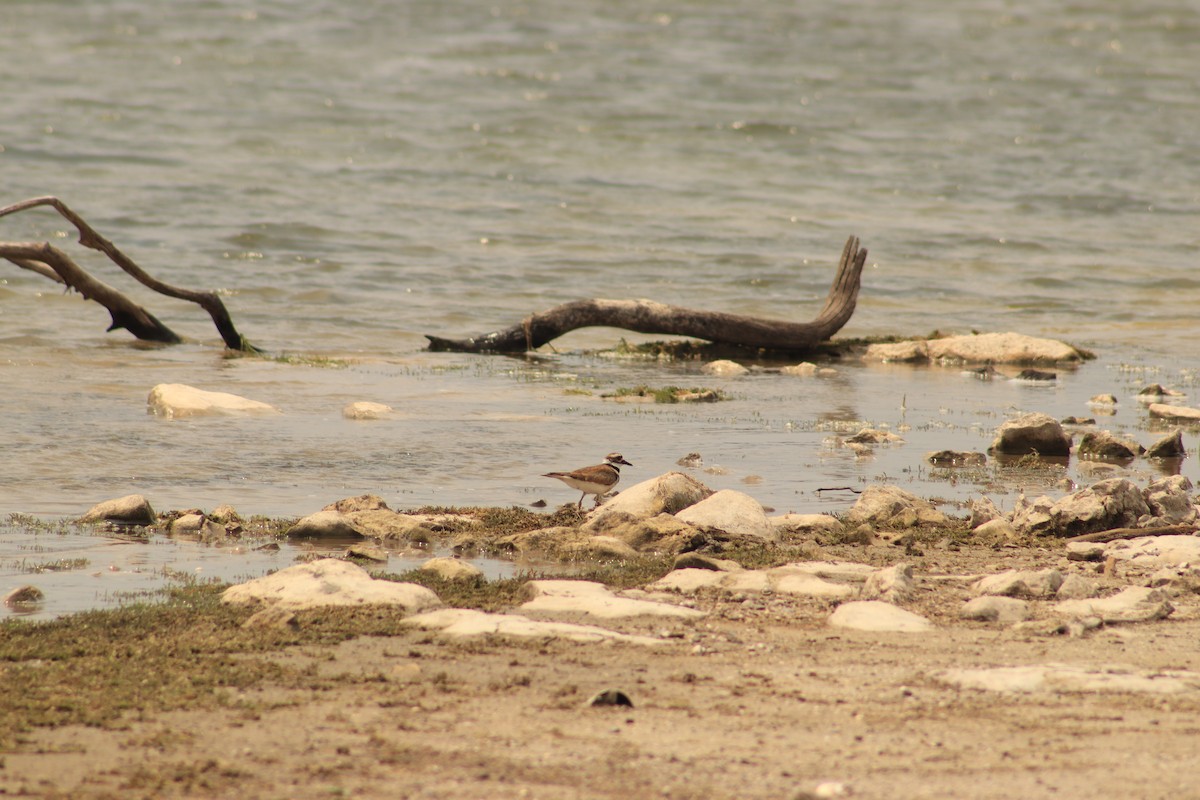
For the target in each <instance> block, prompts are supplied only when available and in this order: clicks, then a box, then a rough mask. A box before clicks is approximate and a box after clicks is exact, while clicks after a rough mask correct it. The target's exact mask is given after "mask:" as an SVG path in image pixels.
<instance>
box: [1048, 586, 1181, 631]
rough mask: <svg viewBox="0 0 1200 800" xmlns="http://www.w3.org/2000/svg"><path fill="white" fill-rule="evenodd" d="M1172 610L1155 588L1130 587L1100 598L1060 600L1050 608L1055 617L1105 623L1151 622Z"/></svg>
mask: <svg viewBox="0 0 1200 800" xmlns="http://www.w3.org/2000/svg"><path fill="white" fill-rule="evenodd" d="M1174 610H1175V606H1173V605H1171V601H1170V600H1168V599H1167V595H1166V594H1165V593H1163V592H1162V591H1160V590H1158V589H1150V588H1147V587H1145V586H1130V587H1128V588H1127V589H1124V590H1123V591H1121V592H1119V593H1118V594H1115V595H1113V596H1112V597H1105V598H1101V599H1096V598H1092V599H1086V600H1064V601H1063V602H1061V603H1057V604H1056V605H1055V606H1054V611H1055V612H1056V613H1058V614H1062V615H1066V616H1072V617H1099V618H1100V619H1102V620H1104V622H1105V623H1109V624H1111V623H1116V622H1152V621H1153V620H1156V619H1165V618H1166V617H1168V616H1170V614H1171V612H1173V611H1174Z"/></svg>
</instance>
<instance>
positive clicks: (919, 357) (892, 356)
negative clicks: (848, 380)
mask: <svg viewBox="0 0 1200 800" xmlns="http://www.w3.org/2000/svg"><path fill="white" fill-rule="evenodd" d="M863 358H864V359H865V360H867V361H883V362H885V363H886V362H892V361H928V360H929V346H928V342H926V341H924V340H921V339H917V340H911V341H907V342H883V343H880V344H872V345H867V352H866V353H865V354H864V355H863Z"/></svg>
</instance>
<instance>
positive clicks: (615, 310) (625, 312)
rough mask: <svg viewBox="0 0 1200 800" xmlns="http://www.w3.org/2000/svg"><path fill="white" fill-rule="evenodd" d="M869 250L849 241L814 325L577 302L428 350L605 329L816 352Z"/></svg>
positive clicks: (834, 326)
mask: <svg viewBox="0 0 1200 800" xmlns="http://www.w3.org/2000/svg"><path fill="white" fill-rule="evenodd" d="M866 259H867V251H866V250H865V249H863V248H860V247H859V240H858V237H857V236H851V237H850V238H849V239H848V240H847V241H846V247H845V249H844V250H843V251H842V260H841V263H840V264H839V265H838V271H837V275H836V276H835V277H834V280H833V286H832V287H831V288H830V290H829V296H828V298H827V299H826V300H825V307H824V308H822V309H821V312H820V313H819V314H818V315H817V316H816V318H814V319H813V320H812V321H811V322H787V321H783V320H772V319H760V318H758V317H746V316H741V315H738V314H725V313H722V312H719V311H697V310H694V309H690V308H680V307H679V306H669V305H664V304H663V303H656V302H653V301H651V300H599V299H593V300H577V301H575V302H571V303H564V304H563V305H559V306H555V307H554V308H551V309H549V310H547V311H543V312H542V313H540V314H533V315H532V316H529V317H526V318H525V319H524V320H522V321H521V322H520V323H518V324H516V325H513V326H512V327H510V328H506V329H504V330H499V331H494V332H492V333H486V334H483V335H481V336H474V337H471V338H470V339H443V338H440V337H437V336H429V335H426V337H425V338H426V339H428V340H429V349H430V350H442V351H455V352H467V353H487V352H491V353H519V352H524V351H527V350H534V349H536V348H538V347H541V346H542V345H544V344H545V343H546V342H549V341H552V340H553V339H557V338H558V337H559V336H562V335H563V334H565V333H569V332H571V331H573V330H577V329H579V328H588V327H594V326H602V327H607V328H623V329H625V330H630V331H637V332H638V333H661V334H667V335H671V336H691V337H695V338H697V339H706V340H708V341H710V342H715V343H720V344H732V345H740V346H743V347H754V348H764V349H769V350H787V351H812V350H814V349H816V347H817V345H818V344H820V343H821V342H823V341H825V340H826V339H828V338H829V337H831V336H833V334H835V333H837V332H838V331H839V330H840V329H841V328H842V326H843V325H845V324H846V323H847V322H848V321H849V320H850V317H851V315H852V314H853V313H854V306H855V303H856V302H857V301H858V290H859V286H860V285H861V282H862V270H863V264H864V263H865V262H866Z"/></svg>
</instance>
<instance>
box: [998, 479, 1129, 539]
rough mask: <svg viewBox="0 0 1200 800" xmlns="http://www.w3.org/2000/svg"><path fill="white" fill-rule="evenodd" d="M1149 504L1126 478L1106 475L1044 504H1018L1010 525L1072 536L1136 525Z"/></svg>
mask: <svg viewBox="0 0 1200 800" xmlns="http://www.w3.org/2000/svg"><path fill="white" fill-rule="evenodd" d="M1149 512H1150V507H1149V506H1148V505H1146V500H1145V498H1143V497H1142V493H1141V492H1140V491H1139V490H1138V488H1137V487H1136V486H1134V485H1133V482H1132V481H1130V480H1129V479H1128V478H1109V479H1108V480H1103V481H1099V482H1098V483H1095V484H1093V485H1091V486H1089V487H1088V488H1086V489H1081V490H1080V491H1078V492H1075V493H1074V494H1069V495H1067V496H1066V497H1063V498H1062V499H1061V500H1058V501H1057V502H1052V503H1050V504H1049V505H1047V504H1046V499H1045V498H1038V500H1036V501H1035V502H1034V503H1033V505H1032V506H1030V505H1028V504H1024V503H1018V508H1017V510H1016V511H1014V512H1013V518H1012V524H1013V527H1014V528H1016V529H1017V530H1018V531H1020V532H1022V533H1053V534H1056V535H1059V536H1075V535H1078V534H1083V533H1092V532H1094V531H1102V530H1109V529H1111V528H1125V527H1133V526H1135V525H1137V523H1138V519H1140V518H1141V517H1142V516H1143V515H1146V514H1149Z"/></svg>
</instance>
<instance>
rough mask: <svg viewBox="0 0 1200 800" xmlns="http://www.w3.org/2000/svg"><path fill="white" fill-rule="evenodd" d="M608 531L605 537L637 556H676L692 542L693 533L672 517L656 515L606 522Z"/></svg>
mask: <svg viewBox="0 0 1200 800" xmlns="http://www.w3.org/2000/svg"><path fill="white" fill-rule="evenodd" d="M607 519H608V520H609V521H610V522H611V523H612V527H611V528H609V529H608V530H607V531H606V533H607V535H608V536H611V537H612V538H614V539H619V540H620V541H622V542H624V543H625V544H627V545H629V546H630V547H632V548H633V549H635V550H637V551H639V552H643V553H646V552H657V553H677V552H679V551H680V550H682V549H683V547H684V545H685V544H687V543H688V542H690V541H692V539H693V537H695V535H696V533H697V531H696V529H695V528H693V527H692V526H691V525H688V524H687V523H686V522H683V521H682V520H680V519H677V518H676V517H675V516H674V515H672V514H659V515H658V516H656V517H650V518H648V519H637V518H634V517H632V516H630V517H629V518H628V519H622V518H620V517H617V516H613V517H608V518H607Z"/></svg>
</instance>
